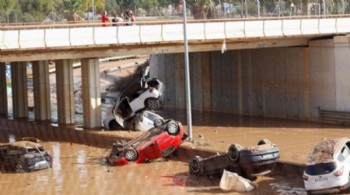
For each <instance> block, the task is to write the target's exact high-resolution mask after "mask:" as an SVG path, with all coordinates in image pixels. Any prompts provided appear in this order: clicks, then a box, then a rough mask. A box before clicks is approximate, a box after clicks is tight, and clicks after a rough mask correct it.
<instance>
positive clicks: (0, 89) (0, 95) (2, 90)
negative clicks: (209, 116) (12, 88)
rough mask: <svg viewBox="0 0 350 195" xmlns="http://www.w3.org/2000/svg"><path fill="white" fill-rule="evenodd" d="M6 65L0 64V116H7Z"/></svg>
mask: <svg viewBox="0 0 350 195" xmlns="http://www.w3.org/2000/svg"><path fill="white" fill-rule="evenodd" d="M6 89H7V88H6V64H5V63H3V62H0V115H7V90H6Z"/></svg>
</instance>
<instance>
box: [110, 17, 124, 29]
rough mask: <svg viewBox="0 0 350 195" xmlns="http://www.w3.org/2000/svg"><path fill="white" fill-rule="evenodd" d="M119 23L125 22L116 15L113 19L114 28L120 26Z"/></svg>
mask: <svg viewBox="0 0 350 195" xmlns="http://www.w3.org/2000/svg"><path fill="white" fill-rule="evenodd" d="M118 22H123V18H122V17H118V16H117V15H114V17H113V19H112V23H113V26H118Z"/></svg>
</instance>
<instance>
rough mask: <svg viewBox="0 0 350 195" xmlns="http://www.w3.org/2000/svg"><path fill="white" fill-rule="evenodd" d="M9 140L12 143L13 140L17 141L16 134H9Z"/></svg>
mask: <svg viewBox="0 0 350 195" xmlns="http://www.w3.org/2000/svg"><path fill="white" fill-rule="evenodd" d="M8 139H9V142H10V143H12V142H15V141H16V136H15V135H12V134H9V137H8Z"/></svg>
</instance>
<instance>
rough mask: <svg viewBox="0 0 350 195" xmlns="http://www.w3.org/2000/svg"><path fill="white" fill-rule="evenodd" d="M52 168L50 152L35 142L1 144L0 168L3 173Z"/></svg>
mask: <svg viewBox="0 0 350 195" xmlns="http://www.w3.org/2000/svg"><path fill="white" fill-rule="evenodd" d="M51 166H52V158H51V156H50V154H49V153H48V151H46V150H45V149H44V147H43V146H42V145H40V144H38V143H35V142H33V141H17V142H12V143H6V144H0V168H1V171H2V172H16V173H22V172H31V171H35V170H41V169H47V168H50V167H51Z"/></svg>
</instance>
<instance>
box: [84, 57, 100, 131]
mask: <svg viewBox="0 0 350 195" xmlns="http://www.w3.org/2000/svg"><path fill="white" fill-rule="evenodd" d="M81 79H82V98H83V117H84V118H83V126H84V127H87V128H95V127H100V126H101V124H102V122H101V90H100V67H99V61H98V59H97V58H95V59H83V60H81Z"/></svg>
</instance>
